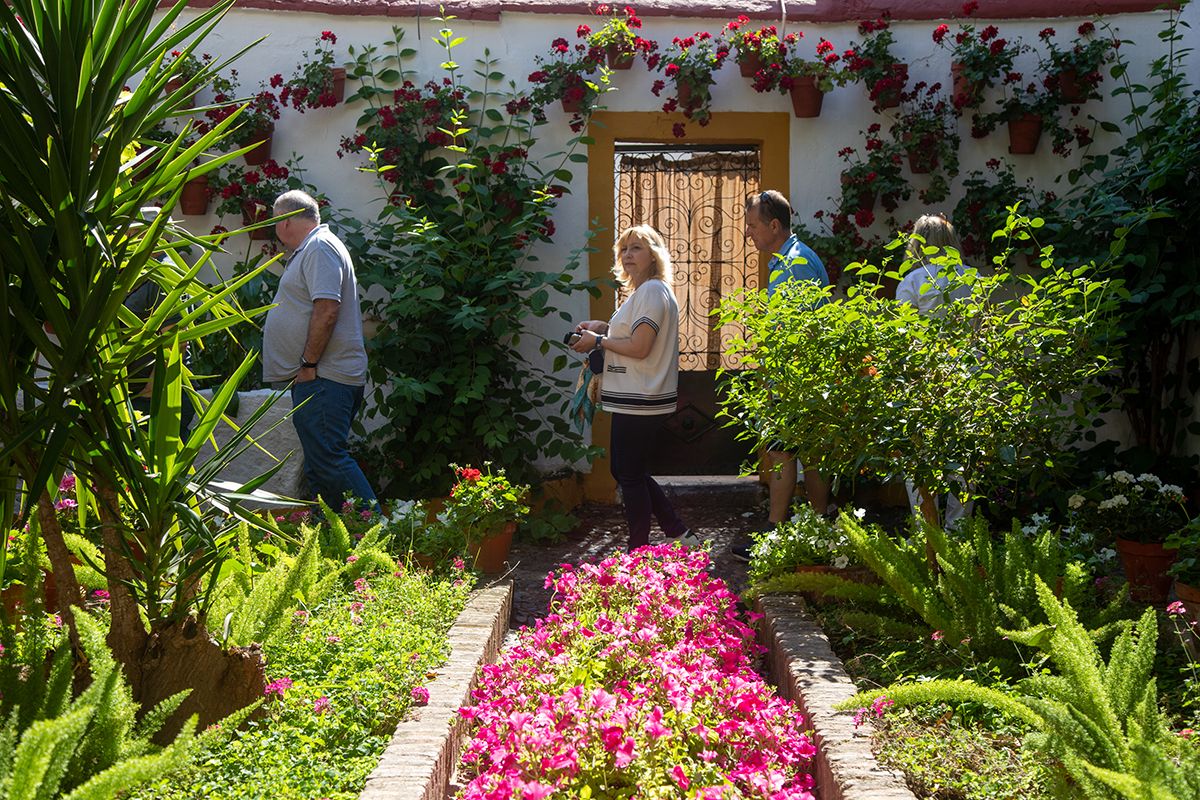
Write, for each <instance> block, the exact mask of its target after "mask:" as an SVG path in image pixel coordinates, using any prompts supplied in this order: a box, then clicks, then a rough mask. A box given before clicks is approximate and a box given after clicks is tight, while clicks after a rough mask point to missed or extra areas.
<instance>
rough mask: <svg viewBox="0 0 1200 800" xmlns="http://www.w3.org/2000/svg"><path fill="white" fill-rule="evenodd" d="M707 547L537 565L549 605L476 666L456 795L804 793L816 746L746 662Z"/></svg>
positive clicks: (746, 651) (743, 628)
mask: <svg viewBox="0 0 1200 800" xmlns="http://www.w3.org/2000/svg"><path fill="white" fill-rule="evenodd" d="M708 565H709V557H708V554H707V553H705V552H703V551H696V550H687V549H683V548H678V547H674V546H663V547H644V548H641V549H639V550H637V551H635V552H633V553H630V554H627V555H626V554H622V555H619V556H614V557H611V558H608V559H606V560H604V561H602V562H600V563H599V564H587V565H582V566H579V567H572V566H570V565H567V564H564V565H562V567H561V569H560V572H559V573H558V574H557V575H556V574H554V573H551V574H550V575H549V576H548V577H547V579H546V580H547V586H548V587H552V588H553V589H554V592H555V598H554V601H553V603H552V605H551V609H550V612H551V613H550V614H548V615H547V616H546V617H545V618H543V619H540V620H538V622H537V624H536V625H535V626H534V627H532V628H522V629H521V631H520V632H519V634H518V641H517V643H516V644H515V645H513V646H512V647H510V648H507V649H506V650H505V651H504V652H502V653H501V655H500V659H499V661H498V662H497V663H496V664H494V665H490V666H487V667H484V672H483V676H482V680H481V682H480V686H479V688H477V689H476V690H475V692H474V695H473V699H474V700H475V703H476V704H475V705H473V706H468V707H464V708H462V709H460V710H459V713H460V714H461V715H462V716H463V717H465V718H466V719H468V720H470V721H471V732H472V736H473V738H472V739H471V741H470V743H469V744H468V745H467V747H466V749H465V751H464V753H463V757H462V766H463V773H464V775H466V776H468V777H469V778H470V782H469V783H468V784H467V786H466V787H465V788H464V789H463V792H462V794H461V795H460V798H461V800H501V799H502V798H523V799H524V800H535V799H537V798H568V797H570V798H578V797H589V796H590V797H621V798H668V797H669V798H681V797H687V798H701V799H702V800H715V798H722V800H734V799H735V798H762V799H763V800H792V799H793V798H794V799H795V800H811V798H812V797H813V795H812V793H811V789H812V775H811V774H810V772H809V765H810V762H811V759H812V757H813V755H814V754H815V752H816V750H815V747H814V746H813V744H812V741H811V739H810V738H809V736H808V735H807V734H806V733H805V730H804V729H805V725H804V719H803V718H802V717H801V715H800V714H799V712H798V711H797V710H796V709H795V707H793V706H792V705H790V704H789V703H787V702H786V701H784V700H782V699H781V698H779V697H778V696H777V695H776V694H775V691H774V689H773V688H771V687H770V686H768V685H767V684H766V683H764V681H763V680H762V678H761V677H760V676H759V675H758V674H757V673H756V672H755V671H754V669H753V668H752V659H753V657H754V656H755V655H757V654H758V652H759V651H761V648H760V647H759V646H758V645H757V644H755V642H754V635H753V631H752V630H751V629H750V628H749V627H748V626H747V625H746V624H744V623H743V622H742V621H741V620H740V619H739V618H738V615H737V611H736V608H735V599H736V598H735V597H734V596H733V595H732V594H731V593H730V592H729V590H728V588H727V587H726V586H725V584H724V582H722V581H720V580H716V579H714V578H712V577H710V576H709V575H708V574H707V572H706V569H707V567H708Z"/></svg>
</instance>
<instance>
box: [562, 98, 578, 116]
mask: <svg viewBox="0 0 1200 800" xmlns="http://www.w3.org/2000/svg"><path fill="white" fill-rule="evenodd" d="M562 109H563V111H565V112H566V113H568V114H578V113H580V112H582V111H583V97H582V96H580V97H574V96H572V97H567V96H565V95H564V96H563V99H562Z"/></svg>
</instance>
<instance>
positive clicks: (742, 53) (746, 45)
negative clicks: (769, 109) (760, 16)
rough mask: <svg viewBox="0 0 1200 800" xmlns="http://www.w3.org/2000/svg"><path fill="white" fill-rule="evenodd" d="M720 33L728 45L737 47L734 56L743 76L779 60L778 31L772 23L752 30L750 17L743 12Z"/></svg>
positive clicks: (749, 76)
mask: <svg viewBox="0 0 1200 800" xmlns="http://www.w3.org/2000/svg"><path fill="white" fill-rule="evenodd" d="M722 34H723V35H724V37H725V40H726V41H727V42H729V45H730V46H731V47H734V48H736V49H737V55H736V56H734V58H736V59H737V63H738V70H739V71H740V72H741V75H742V77H743V78H753V77H755V76H756V75H757V74H758V72H759V70H761V69H762V68H763V67H766V66H769V65H770V64H773V63H776V62H777V61H778V60H779V50H780V47H779V45H780V43H779V32H778V30H777V29H776V28H775V26H774V25H764V26H763V27H761V28H759V29H758V30H753V29H752V28H751V27H750V18H749V17H747V16H745V15H744V14H743V15H742V16H739V17H738V18H737V19H735V20H733V21H732V22H729V23H727V24H726V25H725V30H724V31H723V32H722ZM754 88H755V89H756V90H758V91H760V92H762V91H766V90H765V89H759V88H758V86H757V85H755V87H754Z"/></svg>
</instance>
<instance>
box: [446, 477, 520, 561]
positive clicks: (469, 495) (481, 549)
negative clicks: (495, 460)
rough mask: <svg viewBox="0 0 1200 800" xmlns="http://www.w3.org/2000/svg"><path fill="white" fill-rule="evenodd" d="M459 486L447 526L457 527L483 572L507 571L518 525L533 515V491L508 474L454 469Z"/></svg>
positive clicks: (452, 494) (450, 503)
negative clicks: (531, 497)
mask: <svg viewBox="0 0 1200 800" xmlns="http://www.w3.org/2000/svg"><path fill="white" fill-rule="evenodd" d="M451 466H452V467H453V469H454V474H455V477H456V478H457V479H458V482H457V483H456V484H454V486H453V487H452V488H451V489H450V497H449V498H448V499H447V500H446V522H447V523H448V524H451V525H455V526H457V527H458V528H459V529H460V530H461V531H462V532H463V536H464V537H465V539H466V544H467V552H468V553H470V555H471V557H472V558H473V559H474V563H475V568H476V569H478V570H480V571H481V572H499V571H500V570H502V569H503V568H504V562H505V559H507V558H508V550H509V547H510V546H511V545H512V537H513V534H514V533H515V532H516V530H517V524H518V523H519V522H520V521H521V520H522V519H524V518H525V517H526V516H527V515H528V514H529V506H528V504H527V503H526V500H527V499H528V497H529V487H528V486H524V485H514V484H512V483H510V482H509V480H508V477H507V476H506V475H505V474H504V470H503V469H500V468H496V469H493V468H492V465H491V463H490V462H489V463H485V464H484V465H483V470H479V469H475V468H473V467H460V466H458V465H457V464H452V465H451Z"/></svg>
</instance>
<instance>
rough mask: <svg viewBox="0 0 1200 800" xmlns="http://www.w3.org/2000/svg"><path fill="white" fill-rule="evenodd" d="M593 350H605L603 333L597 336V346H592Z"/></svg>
mask: <svg viewBox="0 0 1200 800" xmlns="http://www.w3.org/2000/svg"><path fill="white" fill-rule="evenodd" d="M592 349H593V350H603V349H604V334H603V333H598V334H596V344H594V345H593V346H592Z"/></svg>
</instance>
